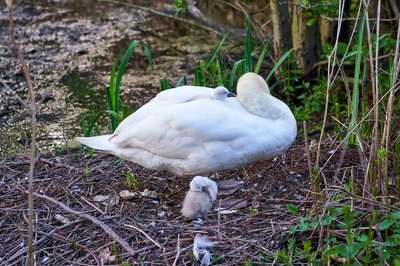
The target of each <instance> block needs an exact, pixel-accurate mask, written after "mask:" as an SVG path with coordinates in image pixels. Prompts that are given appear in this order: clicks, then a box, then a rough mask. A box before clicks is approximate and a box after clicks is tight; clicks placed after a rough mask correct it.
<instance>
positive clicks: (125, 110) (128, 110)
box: [121, 104, 133, 120]
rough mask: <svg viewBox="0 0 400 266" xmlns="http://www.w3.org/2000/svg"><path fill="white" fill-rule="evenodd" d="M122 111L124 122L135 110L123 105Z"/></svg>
mask: <svg viewBox="0 0 400 266" xmlns="http://www.w3.org/2000/svg"><path fill="white" fill-rule="evenodd" d="M121 109H122V120H123V119H125V118H127V117H128V116H129V115H130V114H132V113H133V110H132V109H131V108H130V107H129V106H128V105H125V104H122V105H121Z"/></svg>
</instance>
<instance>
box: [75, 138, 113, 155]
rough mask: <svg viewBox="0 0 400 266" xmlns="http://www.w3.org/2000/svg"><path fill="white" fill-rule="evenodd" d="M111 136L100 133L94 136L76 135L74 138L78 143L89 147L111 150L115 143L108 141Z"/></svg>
mask: <svg viewBox="0 0 400 266" xmlns="http://www.w3.org/2000/svg"><path fill="white" fill-rule="evenodd" d="M111 136H112V135H102V136H96V137H78V138H75V139H76V141H78V142H79V143H81V144H83V145H86V146H89V147H90V148H93V149H96V150H101V151H106V152H112V151H113V150H114V149H115V144H113V143H111V142H110V141H109V140H110V137H111Z"/></svg>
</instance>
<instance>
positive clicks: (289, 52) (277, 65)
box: [265, 48, 294, 83]
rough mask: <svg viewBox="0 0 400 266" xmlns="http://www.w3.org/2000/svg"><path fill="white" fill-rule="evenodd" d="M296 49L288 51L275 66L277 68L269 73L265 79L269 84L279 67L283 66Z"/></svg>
mask: <svg viewBox="0 0 400 266" xmlns="http://www.w3.org/2000/svg"><path fill="white" fill-rule="evenodd" d="M293 51H294V49H293V48H292V49H290V50H289V51H287V52H286V53H285V54H284V55H283V56H282V57H281V58H280V59H279V60H278V62H277V63H276V64H275V66H274V67H273V68H272V69H271V72H269V74H268V76H267V78H266V79H265V81H266V82H267V83H268V81H269V80H270V78H272V76H273V75H274V72H275V71H276V70H277V69H278V67H280V66H281V65H282V63H283V62H284V61H285V60H286V59H287V58H288V57H289V55H291V54H292V53H293Z"/></svg>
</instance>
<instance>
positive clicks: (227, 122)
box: [112, 99, 260, 159]
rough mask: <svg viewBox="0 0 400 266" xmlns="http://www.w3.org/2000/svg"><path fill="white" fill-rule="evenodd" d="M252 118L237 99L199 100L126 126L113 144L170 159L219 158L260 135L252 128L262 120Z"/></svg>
mask: <svg viewBox="0 0 400 266" xmlns="http://www.w3.org/2000/svg"><path fill="white" fill-rule="evenodd" d="M252 119H259V118H257V117H255V116H254V118H253V117H252V115H250V114H249V113H248V112H247V111H245V110H244V109H243V108H242V107H241V106H240V104H239V103H237V101H236V99H234V100H231V101H218V100H199V101H195V102H190V103H182V104H179V105H173V106H168V107H165V108H162V109H160V110H159V111H157V112H154V113H153V114H152V115H150V116H148V117H146V118H144V119H142V120H140V121H139V122H138V123H136V124H132V125H130V126H129V127H126V128H125V129H124V130H123V131H121V132H120V133H119V134H118V136H116V137H115V138H113V140H112V142H113V143H114V144H116V145H117V146H118V147H121V148H140V149H143V150H146V151H148V152H150V153H152V154H156V155H158V156H162V157H164V158H169V159H186V158H188V157H189V156H192V155H193V154H204V155H205V156H217V154H227V153H229V152H232V149H235V150H236V149H238V150H240V149H243V148H244V147H245V146H246V145H247V141H251V140H252V139H253V138H254V137H255V136H256V134H258V133H259V132H255V131H254V129H253V128H252V127H251V125H255V126H257V124H259V122H260V121H259V120H254V121H252ZM249 126H250V128H249Z"/></svg>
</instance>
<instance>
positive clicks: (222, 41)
mask: <svg viewBox="0 0 400 266" xmlns="http://www.w3.org/2000/svg"><path fill="white" fill-rule="evenodd" d="M226 37H228V33H225V35H224V37H222V40H221V41H220V42H219V43H218V45H217V47H215V49H214V51H213V53H212V54H211V56H210V58H208V60H207V63H206V64H205V65H204V70H207V69H208V68H209V67H210V65H211V63H212V61H214V59H215V56H216V55H217V54H218V52H219V50H220V49H221V46H222V44H223V43H224V42H225V39H226Z"/></svg>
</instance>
